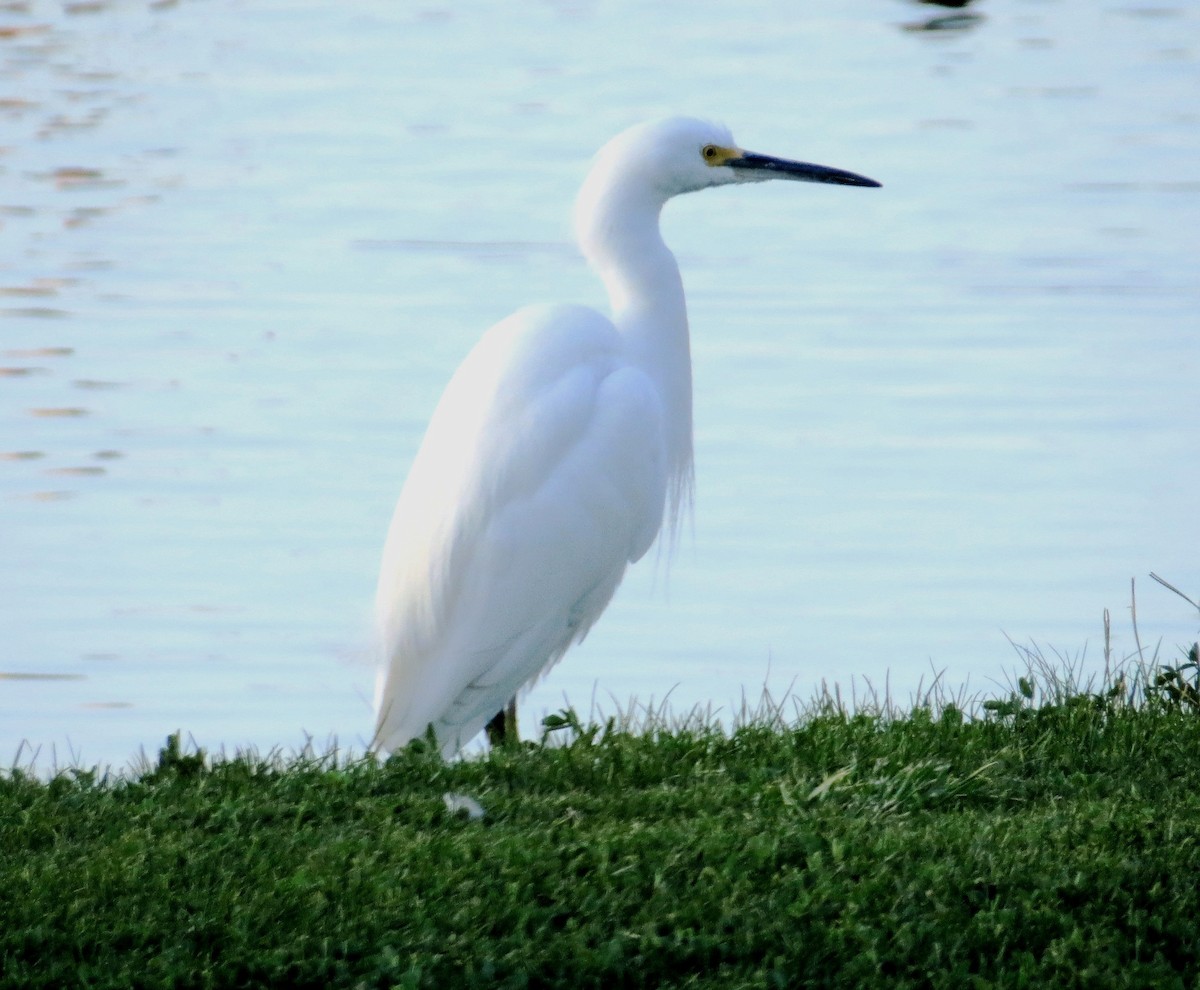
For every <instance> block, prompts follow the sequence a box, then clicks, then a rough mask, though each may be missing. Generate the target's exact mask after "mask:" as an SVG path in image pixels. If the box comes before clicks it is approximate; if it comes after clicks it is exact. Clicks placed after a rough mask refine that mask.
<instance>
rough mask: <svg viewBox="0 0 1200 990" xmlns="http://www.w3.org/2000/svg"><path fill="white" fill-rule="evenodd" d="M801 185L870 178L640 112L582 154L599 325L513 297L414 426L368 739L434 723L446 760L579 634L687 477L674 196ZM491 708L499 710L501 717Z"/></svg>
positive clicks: (393, 743) (382, 746)
mask: <svg viewBox="0 0 1200 990" xmlns="http://www.w3.org/2000/svg"><path fill="white" fill-rule="evenodd" d="M765 179H798V180H801V181H805V182H824V183H833V184H836V185H846V186H878V185H879V183H877V182H875V181H873V180H872V179H867V178H864V177H863V176H861V175H855V174H854V173H853V172H845V171H842V170H841V169H833V168H826V167H824V166H821V165H810V164H807V163H804V162H793V161H787V160H784V159H780V158H772V157H770V156H767V155H759V154H753V153H751V152H747V151H743V150H741V149H740V148H738V147H737V145H736V144H734V141H733V137H732V136H731V135H730V133H729V131H728V130H726V129H725V128H724V127H721V126H719V125H716V124H711V123H706V122H703V121H699V120H692V119H687V118H669V119H666V120H660V121H655V122H651V123H646V124H640V125H638V126H635V127H632V128H630V129H629V130H627V131H625V132H623V133H621V134H619V135H618V136H617V137H615V138H613V139H612V140H611V141H610V142H609V143H608V144H607V145H605V146H604V148H603V149H601V151H600V152H599V154H598V155H597V157H596V159H595V162H594V164H593V166H592V168H591V171H590V172H589V174H588V176H587V179H586V181H585V182H584V184H583V188H582V190H581V192H580V195H579V199H578V202H577V204H576V209H575V227H576V235H577V237H578V240H579V246H580V248H581V249H582V251H583V254H584V257H585V258H586V259H587V261H588V262H589V264H590V265H591V267H592V268H593V269H594V270H595V271H596V272H597V274H598V275H599V276H600V277H601V278H602V279H603V280H604V284H605V287H606V288H607V290H608V296H609V300H610V303H611V306H612V318H611V319H610V318H609V317H607V316H604V315H603V314H601V313H598V312H596V311H595V310H592V309H588V308H586V307H583V306H570V305H544V306H530V307H526V308H524V309H521V310H518V311H517V312H516V313H514V314H513V315H511V316H509V317H508V318H507V319H505V320H502V321H501V322H499V323H497V324H496V325H495V326H493V327H492V328H491V329H490V330H488V332H487V333H486V334H485V335H484V336H483V338H482V339H481V340H480V341H479V343H478V344H477V345H476V346H475V348H474V349H473V350H472V351H471V353H470V354H468V355H467V357H466V359H465V360H464V361H463V363H462V365H461V366H460V367H459V369H458V371H457V372H455V374H454V377H453V378H452V379H451V380H450V384H449V385H448V386H447V387H446V391H445V393H444V394H443V395H442V398H441V401H440V402H439V403H438V406H437V409H436V410H435V412H434V414H433V418H432V419H431V421H430V423H429V429H428V431H427V433H426V434H425V439H424V441H423V442H422V444H421V447H420V450H419V451H418V453H417V456H416V459H415V460H414V462H413V465H412V468H411V470H410V472H409V475H408V479H407V481H406V482H405V484H404V488H403V490H402V491H401V494H400V499H399V502H398V503H397V505H396V510H395V515H394V516H393V518H392V523H391V527H390V529H389V532H388V536H387V542H386V545H385V548H384V552H383V562H382V566H381V570H380V575H379V587H378V593H377V596H376V615H377V626H378V629H377V635H378V638H379V651H380V654H381V656H380V661H381V662H380V670H379V678H378V682H377V687H376V694H375V707H376V729H375V737H374V741H373V744H372V745H373V747H374V748H375V749H377V750H384V751H390V750H395V749H398V748H400V747H403V746H404V745H405V744H407V743H408V742H409V741H410V740H412V739H415V738H418V737H422V736H424V735H425V734H426V733H427V732H428V730H429V728H430V727H432V729H433V732H434V733H435V734H436V738H437V742H438V745H439V747H440V748H441V750H442V753H443V754H444V755H446V756H450V755H453V753H455V752H456V751H457V750H458V749H459V748H460V747H461V746H462V745H464V744H465V743H467V742H469V741H470V740H471V738H472V737H474V736H475V735H476V733H478V732H479V731H480V729H482V728H483V727H484V725H485V724H486V723H488V722H489V719H490V718H491V717H492V716H495V718H494V719H492V722H491V724H490V725H489V735H491V736H492V739H493V742H494V741H496V739H497V738H503V737H504V735H505V733H506V732H507V733H508V734H509V735H510V736H515V725H513V724H512V722H511V721H510V722H509V724H508V726H507V729H506V728H505V711H504V707H505V703H506V702H509V699H514V701H512V702H509V706H508V718H509V719H511V720H515V695H516V693H517V691H518V689H520V688H521V687H522V686H524V685H526V684H528V683H530V682H531V681H533V680H535V679H536V678H537V677H538V676H539V675H540V674H543V673H545V672H546V671H547V670H548V669H549V668H550V667H552V666H553V665H554V664H555V663H556V662H557V661H558V660H559V659H560V658H561V657H562V656H563V654H564V653H565V652H566V651H567V649H568V648H569V647H570V646H571V645H572V644H573V643H576V642H578V641H580V640H582V639H583V637H584V635H585V634H586V633H587V631H588V629H589V628H591V626H592V624H593V623H594V622H595V621H596V620H597V619H598V618H599V617H600V613H601V612H603V611H604V608H605V606H606V605H607V604H608V602H609V600H610V599H611V598H612V596H613V593H614V592H615V591H616V590H617V585H618V584H620V582H621V578H622V576H623V575H624V573H625V568H626V567H627V566H628V565H629V564H631V563H633V562H634V561H636V560H638V559H639V558H640V557H642V556H643V555H644V554H645V553H646V551H647V550H648V549H649V548H650V546H651V544H653V542H654V540H655V537H656V536H658V534H659V531H660V530H661V529H662V528H663V526H664V523H665V525H666V528H667V531H668V533H674V531H675V526H676V523H677V522H678V520H679V516H680V513H681V511H683V510H684V508H685V507H687V506H690V503H691V490H692V373H691V357H690V352H689V341H688V321H687V310H686V305H685V302H684V295H683V284H682V282H681V280H680V276H679V266H678V265H677V264H676V262H675V256H674V255H673V254H672V253H671V252H670V250H669V249H668V248H667V246H666V245H665V244H664V243H663V240H662V236H661V234H660V233H659V214H660V212H661V211H662V207H663V205H664V204H665V203H666V201H667V200H668V199H670V198H671V197H672V196H676V195H679V194H680V193H686V192H694V191H696V190H699V189H707V188H708V187H710V186H721V185H727V184H730V183H737V182H760V181H763V180H765ZM497 712H499V714H498V715H497V714H496V713H497Z"/></svg>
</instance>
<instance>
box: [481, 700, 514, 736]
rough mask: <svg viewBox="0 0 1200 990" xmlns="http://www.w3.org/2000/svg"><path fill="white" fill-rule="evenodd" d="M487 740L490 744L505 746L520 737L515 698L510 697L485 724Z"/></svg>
mask: <svg viewBox="0 0 1200 990" xmlns="http://www.w3.org/2000/svg"><path fill="white" fill-rule="evenodd" d="M487 737H488V742H489V743H491V744H492V746H505V745H508V744H509V743H515V742H517V741H518V740H519V739H520V738H521V737H520V736H519V735H518V734H517V699H516V697H515V696H514V697H512V698H510V699H509V700H508V704H507V705H505V706H504V707H503V708H501V709H500V711H498V712H496V714H495V715H493V716H492V720H491V721H490V722H488V724H487Z"/></svg>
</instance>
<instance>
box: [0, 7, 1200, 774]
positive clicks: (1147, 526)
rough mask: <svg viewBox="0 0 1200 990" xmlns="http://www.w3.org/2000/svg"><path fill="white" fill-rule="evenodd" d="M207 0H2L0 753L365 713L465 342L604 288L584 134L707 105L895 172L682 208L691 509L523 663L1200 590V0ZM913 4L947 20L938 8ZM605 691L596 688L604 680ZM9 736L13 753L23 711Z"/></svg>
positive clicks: (1145, 619) (813, 659)
mask: <svg viewBox="0 0 1200 990" xmlns="http://www.w3.org/2000/svg"><path fill="white" fill-rule="evenodd" d="M972 9H973V10H977V11H978V12H979V14H980V15H982V16H981V17H979V18H978V19H976V20H965V21H964V20H960V21H957V22H950V23H949V24H948V25H946V24H943V25H942V26H943V27H949V28H950V29H949V30H918V28H922V27H924V26H927V25H928V22H929V21H930V19H931V18H934V17H937V16H939V15H938V11H937V9H936V8H932V7H922V6H917V5H906V4H903V3H897V2H884V0H873V2H866V3H862V4H858V5H854V6H853V7H852V8H847V9H841V8H839V9H838V10H836V11H822V12H821V13H820V15H819V16H815V17H811V16H800V15H799V14H798V13H797V12H796V10H795V8H794V7H793V6H791V5H787V4H782V3H770V2H761V3H750V4H748V5H745V4H744V5H741V6H739V7H738V9H737V11H736V13H735V12H732V11H731V10H730V9H729V8H728V7H727V5H720V4H715V3H696V4H691V5H688V7H687V10H686V12H683V11H680V10H677V9H676V10H672V11H668V10H647V9H644V7H643V6H642V5H636V4H632V3H608V4H601V3H588V2H583V3H575V4H566V3H541V4H529V5H525V6H523V7H521V8H518V9H504V10H502V11H501V10H494V9H492V8H491V7H490V6H489V5H486V4H482V3H470V2H463V3H456V4H452V5H446V6H440V7H439V6H436V5H432V6H426V7H424V8H420V9H413V8H409V7H402V6H401V5H396V4H388V3H383V2H370V0H368V2H362V3H356V4H353V5H329V4H324V3H317V2H289V3H281V2H278V3H271V2H267V3H258V4H252V5H243V4H238V3H234V2H232V0H209V2H194V3H193V2H186V0H184V2H180V3H155V4H140V3H132V2H130V3H123V2H116V0H114V2H112V3H96V4H67V5H60V4H39V3H31V4H27V5H22V4H17V5H8V6H7V7H5V8H4V9H3V10H0V84H2V92H0V223H2V227H0V239H2V240H3V244H4V251H3V253H2V254H0V311H2V318H0V627H2V628H3V631H4V636H3V647H2V652H0V756H3V754H6V753H7V754H9V755H10V756H11V754H13V753H15V752H16V750H17V748H18V746H19V745H20V744H21V743H22V741H23V740H24V741H28V742H29V743H30V744H32V745H33V746H35V747H41V748H42V759H43V760H45V759H47V757H49V756H50V755H51V753H55V754H57V755H58V757H59V759H60V760H62V759H65V758H69V757H70V756H71V754H72V753H74V754H77V755H79V756H81V757H82V758H83V759H84V760H86V761H89V762H94V761H97V760H104V761H113V762H116V763H124V762H125V761H126V760H127V759H128V758H129V756H130V755H131V754H133V753H135V752H136V751H137V750H138V749H139V747H145V748H146V749H147V750H153V749H154V748H155V747H157V745H158V744H159V743H160V742H161V739H162V737H163V736H165V735H166V733H167V732H169V731H173V730H174V729H176V728H182V729H184V730H185V732H190V733H191V734H193V735H194V737H195V738H196V739H197V741H199V742H200V743H201V744H203V745H206V746H211V747H220V746H222V745H224V746H225V747H226V748H228V749H233V748H235V747H237V746H240V745H246V744H254V745H257V746H259V747H261V748H264V749H265V748H270V747H272V746H282V747H285V748H289V747H294V746H297V745H300V744H302V742H303V740H304V739H305V738H306V735H311V736H312V737H313V738H314V739H315V740H316V741H317V742H318V743H324V742H325V741H326V740H328V739H330V738H333V737H336V738H337V739H338V740H339V741H340V742H341V744H343V745H347V746H358V745H361V743H362V740H363V739H364V737H365V736H366V735H367V734H368V732H369V722H370V713H369V709H368V701H367V699H368V697H369V694H370V685H371V680H372V675H371V669H370V664H369V658H368V655H367V653H368V650H367V629H368V608H369V602H370V598H371V594H372V589H373V582H374V571H375V567H376V564H377V555H378V552H379V549H380V547H381V544H382V539H383V534H384V531H385V528H386V524H387V520H388V517H389V514H390V511H391V506H392V503H393V501H394V499H395V496H396V494H397V492H398V491H399V487H400V484H401V483H402V480H403V477H404V474H405V470H406V468H407V465H408V463H409V461H410V459H411V457H412V455H413V453H414V451H415V448H416V445H417V443H418V441H419V439H420V436H421V432H422V430H423V427H424V423H425V421H426V419H427V417H428V415H429V412H430V411H431V409H432V406H433V404H434V403H435V401H436V399H437V396H438V394H439V393H440V391H441V388H442V386H443V385H444V383H445V381H446V379H447V378H448V377H449V375H450V373H451V371H452V370H453V368H454V366H455V365H456V363H457V362H458V361H459V360H460V359H461V357H462V356H463V355H464V354H465V353H466V351H467V349H469V347H470V346H471V344H472V343H473V342H474V340H475V339H477V337H478V335H479V334H480V333H481V332H482V331H483V329H484V328H486V327H487V326H488V325H489V324H490V323H492V322H494V321H495V320H497V319H499V318H501V317H503V316H504V315H506V314H507V313H508V312H510V311H511V310H512V309H514V308H516V307H517V306H519V305H522V304H525V303H527V302H532V301H541V300H551V299H564V300H576V301H581V302H587V303H591V304H594V305H599V306H603V305H604V300H603V298H602V293H601V289H600V286H599V284H598V283H597V282H596V280H595V279H594V278H593V277H592V276H591V274H590V273H589V272H588V271H587V269H586V266H585V265H584V264H583V262H582V260H581V259H580V257H579V255H578V253H577V252H576V251H575V249H574V247H573V246H572V244H571V242H570V236H569V228H568V215H569V208H570V203H571V200H572V198H573V196H574V192H575V189H576V188H577V186H578V183H579V181H580V179H581V177H582V175H583V172H584V170H585V169H586V163H587V160H588V158H589V156H590V155H591V154H592V153H593V151H594V150H595V148H596V147H598V146H599V144H601V143H603V141H604V140H606V139H607V138H608V137H609V136H610V135H611V134H613V133H615V132H616V131H617V130H619V129H621V128H623V127H625V126H627V125H628V124H630V123H632V122H635V121H637V120H640V119H643V118H646V117H649V116H654V115H658V114H662V113H671V112H689V113H696V114H700V115H705V116H710V117H714V118H717V119H721V120H724V121H725V122H727V123H729V124H730V125H731V126H732V127H734V129H735V134H736V135H737V137H738V139H739V141H740V142H741V143H742V144H744V145H745V146H747V147H750V148H753V149H755V150H761V151H766V152H773V153H777V154H782V155H787V156H791V157H798V158H805V159H808V160H812V161H818V162H822V163H824V164H829V165H835V166H840V167H844V168H849V169H852V170H855V171H860V172H863V173H865V174H867V175H870V176H872V177H874V178H877V179H879V180H880V181H882V182H883V183H884V188H883V189H881V190H875V191H865V190H855V189H837V188H828V189H826V188H819V187H807V186H794V185H783V184H777V185H770V186H762V187H754V188H743V189H726V190H720V191H714V192H710V193H706V194H704V195H703V196H695V197H687V198H684V199H682V200H679V201H677V202H674V203H672V204H671V206H670V207H669V208H668V211H667V214H666V216H665V230H666V235H667V238H668V240H669V242H670V243H671V244H672V245H673V246H674V247H675V248H676V250H677V253H678V255H679V257H680V261H681V265H682V267H683V270H684V278H685V283H686V285H687V288H688V293H689V304H690V308H691V317H692V329H693V337H694V361H695V378H696V451H697V500H696V509H695V518H694V525H693V526H692V527H691V529H690V530H689V531H688V533H687V535H686V536H685V538H684V540H683V543H682V546H681V547H680V549H679V550H678V552H677V553H676V555H675V558H674V561H673V563H672V564H671V566H670V567H669V568H668V567H667V566H666V561H665V559H662V560H659V561H657V562H655V561H653V560H649V559H648V560H647V561H645V562H643V564H642V565H640V566H639V567H638V568H636V569H635V570H634V571H633V572H632V573H631V575H630V577H629V578H628V580H627V582H626V584H625V585H624V587H623V588H622V590H621V592H620V593H619V596H618V599H617V601H616V602H615V603H614V605H613V607H612V608H611V609H610V611H609V613H608V614H606V616H605V617H604V619H603V620H602V621H601V622H600V624H599V625H598V626H597V627H596V629H595V630H594V631H593V632H592V634H591V635H590V636H589V638H588V640H587V642H586V643H585V644H584V645H583V647H582V648H581V649H579V650H577V651H575V652H573V653H572V654H571V655H570V656H569V657H568V659H567V660H566V661H565V662H564V663H563V664H562V665H561V666H559V667H558V668H556V669H555V670H554V671H553V672H552V674H551V675H550V676H549V677H548V678H547V679H546V680H545V681H544V682H543V683H542V684H541V685H540V686H539V687H538V688H537V689H536V690H535V691H534V692H533V694H532V696H531V698H530V701H529V708H530V710H531V712H534V713H536V712H539V711H544V710H547V709H554V708H557V707H559V706H560V705H561V704H562V698H563V696H564V694H565V695H566V696H568V697H569V698H570V700H571V701H572V702H573V703H575V704H576V705H577V706H578V707H580V708H584V709H586V708H587V707H588V705H589V703H590V699H591V698H592V697H593V696H595V697H596V698H597V699H598V700H599V701H600V702H601V703H602V705H604V706H605V707H608V708H610V709H611V708H612V707H614V705H624V704H626V703H627V701H628V699H629V698H630V697H631V696H637V697H639V698H641V699H642V700H643V701H648V700H650V699H651V698H656V699H657V698H662V697H663V696H665V695H667V694H668V693H670V694H671V698H672V701H673V704H674V706H675V707H676V708H677V709H684V710H686V709H687V708H688V707H690V706H691V705H693V704H703V705H707V704H712V705H713V706H715V707H723V708H726V709H728V707H729V706H730V705H731V703H736V702H737V701H738V699H739V698H740V696H741V695H742V693H743V692H745V693H747V694H749V695H751V696H756V695H757V693H758V691H759V689H760V687H761V686H762V684H763V683H764V681H766V682H768V683H769V684H770V686H771V687H772V688H773V689H774V690H776V691H783V690H786V689H787V688H788V687H789V686H794V690H795V691H796V692H797V693H798V694H800V695H802V696H806V695H808V694H809V692H810V691H811V690H812V688H813V687H814V685H816V684H818V683H819V682H820V681H821V680H822V679H828V680H830V681H834V680H836V681H839V682H841V683H842V684H843V685H844V686H846V687H847V688H848V687H849V685H850V682H851V679H854V681H855V683H856V684H857V685H859V686H861V685H862V684H863V683H864V679H869V680H870V681H872V682H874V683H876V684H882V683H883V682H884V680H885V679H890V685H891V688H892V690H893V691H894V692H895V693H896V694H898V695H899V696H901V697H903V696H905V695H906V694H907V692H908V691H910V690H912V689H913V688H914V687H915V686H916V685H917V683H918V682H919V681H920V680H921V679H922V678H924V679H925V680H926V681H928V679H929V677H930V674H931V672H932V671H942V670H944V671H945V677H946V679H947V681H948V682H949V683H952V684H959V683H962V682H964V681H966V682H969V684H970V685H971V686H972V687H974V688H979V689H988V688H990V687H991V685H992V681H993V680H994V679H997V678H1002V677H1003V674H1004V671H1005V670H1006V669H1007V668H1010V667H1011V666H1012V665H1013V663H1014V662H1015V661H1016V657H1015V655H1014V653H1013V651H1012V647H1011V645H1010V644H1009V643H1008V641H1007V639H1006V634H1007V635H1008V636H1011V637H1013V638H1014V639H1016V640H1018V641H1020V642H1028V641H1030V640H1036V641H1037V642H1039V643H1041V644H1043V645H1044V646H1046V647H1047V648H1053V649H1058V650H1060V651H1062V652H1063V653H1065V654H1067V655H1069V656H1078V655H1079V654H1080V653H1082V652H1083V651H1085V650H1086V655H1087V657H1089V658H1090V659H1091V660H1098V659H1099V657H1100V654H1101V653H1102V645H1101V613H1102V610H1103V609H1104V608H1105V607H1108V608H1110V609H1112V612H1113V616H1114V649H1115V650H1117V652H1118V653H1127V652H1129V651H1130V650H1132V649H1133V648H1134V643H1133V637H1132V632H1131V628H1130V625H1129V621H1128V605H1129V580H1130V577H1131V576H1135V575H1136V576H1138V578H1139V585H1138V588H1139V598H1138V617H1139V623H1140V625H1141V630H1142V639H1143V642H1144V643H1145V644H1147V645H1148V646H1152V645H1153V644H1154V643H1155V642H1156V641H1158V640H1159V638H1160V637H1161V640H1162V649H1163V650H1164V652H1165V653H1166V654H1167V655H1168V656H1169V655H1174V654H1175V653H1176V650H1177V646H1178V644H1182V643H1186V642H1190V641H1191V639H1193V638H1194V637H1195V634H1196V627H1197V618H1196V617H1195V615H1194V614H1189V610H1188V609H1187V606H1186V605H1184V603H1183V602H1181V601H1180V600H1179V599H1177V598H1175V597H1174V596H1172V595H1171V594H1170V593H1168V592H1166V591H1165V590H1164V589H1161V588H1159V587H1158V586H1157V585H1154V584H1153V583H1152V582H1149V581H1148V580H1146V579H1145V575H1146V574H1147V573H1148V572H1149V571H1151V570H1154V571H1157V572H1158V573H1160V574H1162V575H1164V576H1166V577H1168V578H1170V579H1171V580H1172V581H1174V582H1175V583H1177V584H1178V585H1179V586H1180V587H1181V588H1183V589H1184V590H1188V591H1189V592H1190V593H1191V594H1192V596H1193V597H1197V594H1196V593H1197V591H1200V569H1198V559H1200V554H1198V553H1197V549H1198V548H1200V523H1198V522H1197V513H1196V493H1197V491H1200V466H1198V465H1200V458H1198V457H1197V441H1196V429H1197V420H1196V382H1197V374H1198V372H1200V359H1198V352H1200V346H1198V343H1197V331H1198V329H1200V319H1198V312H1200V306H1198V304H1200V284H1198V283H1197V279H1196V270H1197V261H1198V253H1200V252H1198V251H1197V239H1196V233H1195V232H1196V230H1197V229H1200V170H1198V169H1197V162H1198V161H1200V137H1198V135H1200V126H1198V125H1200V111H1198V110H1197V108H1196V100H1195V94H1196V92H1197V91H1198V86H1197V84H1198V83H1200V49H1198V45H1197V42H1196V39H1197V38H1200V31H1198V28H1200V14H1198V13H1197V12H1196V11H1195V10H1193V9H1192V8H1190V7H1188V6H1185V5H1178V6H1175V5H1171V4H1166V5H1163V4H1161V3H1155V4H1152V3H1139V2H1129V3H1119V4H1116V5H1111V6H1107V7H1104V8H1102V9H1101V8H1097V7H1096V6H1095V5H1092V4H1088V3H1085V2H1083V0H1036V2H1035V0H1024V2H1013V3H1008V4H1000V3H995V4H979V5H977V6H976V7H974V8H972ZM934 26H935V27H936V26H937V25H934ZM610 699H611V700H610ZM4 758H5V759H8V757H4Z"/></svg>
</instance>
